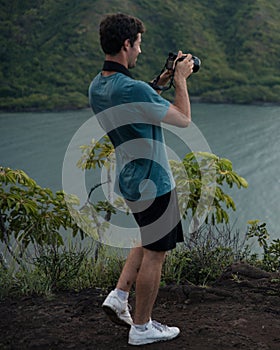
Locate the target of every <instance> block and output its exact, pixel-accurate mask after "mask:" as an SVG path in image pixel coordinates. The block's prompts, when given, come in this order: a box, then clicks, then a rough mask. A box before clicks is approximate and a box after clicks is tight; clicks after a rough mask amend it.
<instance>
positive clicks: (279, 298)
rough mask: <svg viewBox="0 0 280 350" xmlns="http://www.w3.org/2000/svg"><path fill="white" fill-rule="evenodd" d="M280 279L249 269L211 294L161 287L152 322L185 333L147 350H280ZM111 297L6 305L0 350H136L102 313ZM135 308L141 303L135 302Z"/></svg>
mask: <svg viewBox="0 0 280 350" xmlns="http://www.w3.org/2000/svg"><path fill="white" fill-rule="evenodd" d="M279 280H280V274H278V275H277V274H274V275H273V274H269V273H266V272H263V271H260V270H258V269H255V268H252V267H250V266H248V265H246V264H236V265H233V266H231V267H230V268H228V270H227V271H226V272H225V273H224V274H223V276H222V277H221V278H220V279H219V280H218V281H217V282H216V283H215V285H213V286H212V287H208V288H202V287H196V286H191V285H184V286H166V287H164V288H161V289H160V291H159V295H158V298H157V301H156V305H155V307H154V314H153V318H154V319H155V320H157V321H160V322H161V323H166V324H169V325H174V326H178V327H179V328H180V329H181V334H180V336H179V337H178V338H176V339H174V340H172V341H168V342H162V343H155V344H151V345H146V346H142V347H139V348H142V349H143V348H145V349H150V350H152V349H168V350H169V349H174V350H175V349H176V350H178V349H188V350H204V349H205V350H219V349H221V350H231V349H246V350H267V349H275V350H276V349H277V350H279V349H280V282H279ZM105 296H106V294H104V292H103V293H102V292H101V290H97V289H89V290H84V291H81V292H79V293H75V292H63V293H58V294H56V295H54V296H53V297H52V298H48V299H46V298H43V297H25V298H21V299H6V300H2V301H1V302H0V315H1V317H0V349H1V350H6V349H20V350H23V349H32V350H35V349H38V350H39V349H40V350H45V349H61V350H62V349H63V350H67V349H79V350H87V349H97V350H99V349H101V350H103V349H129V348H135V347H133V346H129V345H128V344H127V338H128V329H126V328H122V327H120V326H117V325H114V324H112V323H111V322H110V321H109V320H108V319H107V317H106V315H105V314H104V313H103V311H102V309H101V304H102V301H103V300H104V298H105ZM130 302H131V305H132V306H133V305H134V298H133V296H132V297H131V300H130Z"/></svg>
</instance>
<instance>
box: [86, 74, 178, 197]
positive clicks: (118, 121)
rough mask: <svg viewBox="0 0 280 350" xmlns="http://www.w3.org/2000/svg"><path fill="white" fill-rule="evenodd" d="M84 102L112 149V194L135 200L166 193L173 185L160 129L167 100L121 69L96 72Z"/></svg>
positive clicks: (168, 104)
mask: <svg viewBox="0 0 280 350" xmlns="http://www.w3.org/2000/svg"><path fill="white" fill-rule="evenodd" d="M89 102H90V106H91V107H92V109H93V111H94V113H95V114H96V117H97V120H98V122H99V124H100V125H101V127H102V128H103V129H104V131H105V132H106V133H107V134H108V136H109V138H110V140H111V142H112V143H113V145H114V148H115V152H116V181H115V192H116V193H118V194H121V195H122V196H123V197H124V198H125V199H128V200H131V201H135V200H148V199H153V198H155V197H159V196H161V195H163V194H166V193H167V192H169V191H171V190H172V189H173V188H174V187H175V183H174V180H173V176H172V172H171V169H170V166H169V162H168V157H167V152H166V146H165V141H164V134H163V130H162V127H161V121H162V119H163V118H164V116H165V115H166V113H167V110H168V108H169V106H170V102H169V101H167V100H166V99H164V98H162V97H161V96H160V95H159V94H157V93H156V92H155V91H154V90H153V89H152V88H151V87H150V85H149V84H147V83H145V82H143V81H139V80H134V79H132V78H131V77H128V76H126V75H125V74H122V73H114V74H112V75H110V76H107V77H104V76H102V74H101V73H99V74H98V75H97V76H96V77H95V78H94V80H93V81H92V82H91V84H90V87H89Z"/></svg>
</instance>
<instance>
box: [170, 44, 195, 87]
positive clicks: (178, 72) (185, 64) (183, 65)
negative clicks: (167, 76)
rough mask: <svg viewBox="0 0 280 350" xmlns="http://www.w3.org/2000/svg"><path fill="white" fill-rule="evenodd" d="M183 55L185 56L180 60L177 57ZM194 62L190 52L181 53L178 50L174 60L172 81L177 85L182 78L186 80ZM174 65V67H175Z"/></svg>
mask: <svg viewBox="0 0 280 350" xmlns="http://www.w3.org/2000/svg"><path fill="white" fill-rule="evenodd" d="M182 56H185V58H184V59H183V60H182V61H180V60H179V59H180V58H181V57H182ZM193 66H194V62H193V59H192V55H191V54H183V53H182V51H179V52H178V56H177V58H176V60H175V62H174V69H175V73H174V82H175V84H176V85H177V84H178V83H179V84H180V83H181V82H182V80H186V79H187V78H188V77H189V76H190V75H191V74H192V72H193ZM175 67H176V68H175Z"/></svg>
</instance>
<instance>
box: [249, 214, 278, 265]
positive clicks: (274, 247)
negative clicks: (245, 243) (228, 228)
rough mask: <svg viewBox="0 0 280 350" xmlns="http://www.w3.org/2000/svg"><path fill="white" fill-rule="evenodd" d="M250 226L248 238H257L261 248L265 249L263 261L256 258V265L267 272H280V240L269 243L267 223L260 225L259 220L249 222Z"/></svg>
mask: <svg viewBox="0 0 280 350" xmlns="http://www.w3.org/2000/svg"><path fill="white" fill-rule="evenodd" d="M248 224H249V225H250V226H249V228H248V232H247V238H248V239H250V238H256V239H257V241H258V243H259V246H260V247H261V248H262V249H263V258H262V260H257V258H256V257H255V260H254V263H255V264H256V265H259V267H261V268H263V269H264V270H266V271H271V272H276V271H280V239H279V238H278V239H274V240H273V241H272V242H270V243H269V242H268V240H269V238H270V235H269V233H268V231H267V228H266V223H261V224H260V223H259V220H253V221H248Z"/></svg>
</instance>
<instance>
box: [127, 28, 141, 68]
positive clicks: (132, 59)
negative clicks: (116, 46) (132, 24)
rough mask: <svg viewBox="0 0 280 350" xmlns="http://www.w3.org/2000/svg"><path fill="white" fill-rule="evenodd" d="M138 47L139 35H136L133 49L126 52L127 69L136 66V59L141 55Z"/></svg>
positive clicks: (139, 42) (139, 43)
mask: <svg viewBox="0 0 280 350" xmlns="http://www.w3.org/2000/svg"><path fill="white" fill-rule="evenodd" d="M140 46H141V34H140V33H138V35H137V39H136V40H135V42H134V45H133V47H130V48H129V51H128V68H133V67H135V66H136V61H137V57H138V55H139V54H140V53H141V48H140Z"/></svg>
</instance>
